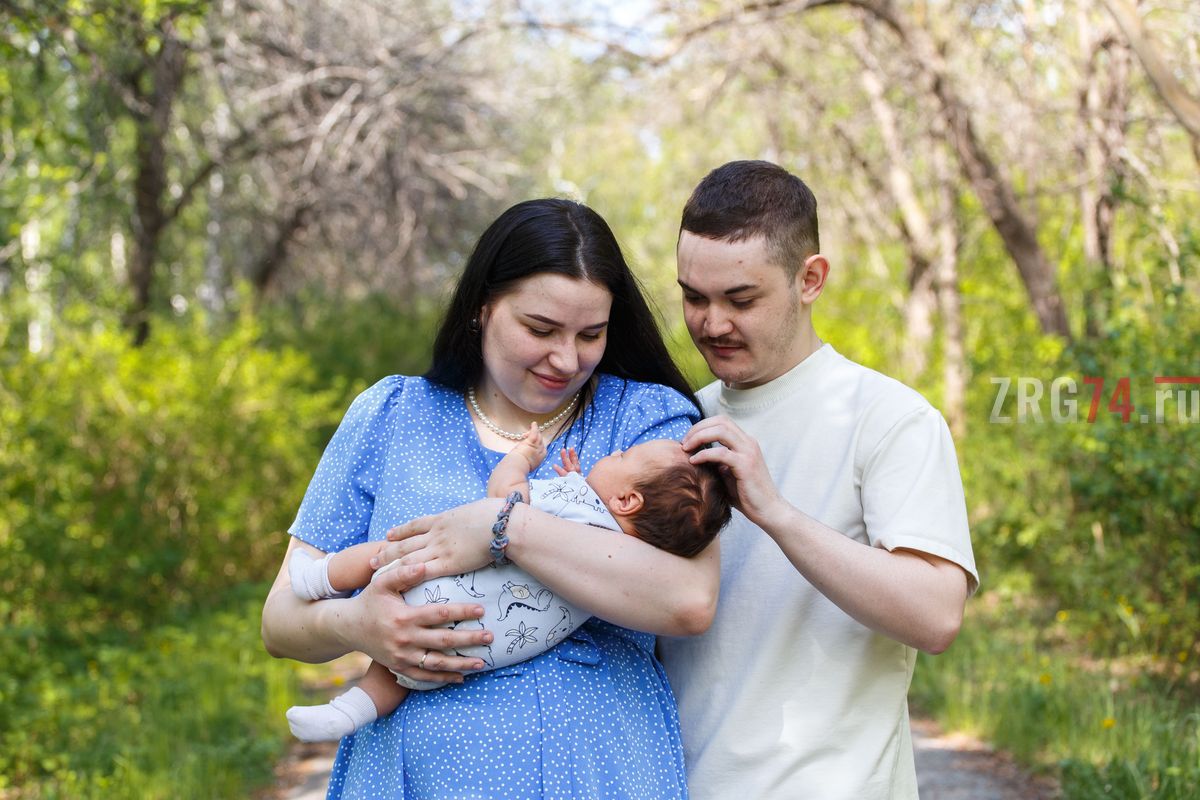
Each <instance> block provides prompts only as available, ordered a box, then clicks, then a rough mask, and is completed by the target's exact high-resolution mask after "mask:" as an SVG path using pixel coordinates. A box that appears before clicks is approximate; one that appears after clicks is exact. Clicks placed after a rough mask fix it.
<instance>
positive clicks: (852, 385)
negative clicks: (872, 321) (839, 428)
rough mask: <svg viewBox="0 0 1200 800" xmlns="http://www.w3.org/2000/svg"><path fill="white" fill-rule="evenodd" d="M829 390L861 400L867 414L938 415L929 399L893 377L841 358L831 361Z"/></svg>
mask: <svg viewBox="0 0 1200 800" xmlns="http://www.w3.org/2000/svg"><path fill="white" fill-rule="evenodd" d="M827 377H828V382H827V384H826V385H827V386H829V387H830V388H834V387H841V388H842V389H843V390H844V391H845V392H846V393H848V394H853V395H855V396H857V397H858V398H860V400H861V405H862V408H863V409H864V411H873V412H876V413H879V412H883V413H886V414H891V415H895V416H897V417H899V416H904V415H906V414H909V413H911V412H913V411H917V410H930V411H934V410H936V409H934V408H933V405H932V404H931V403H930V402H929V401H928V400H926V399H925V396H924V395H922V394H921V393H920V392H918V391H917V390H916V389H914V388H912V387H911V386H909V385H908V384H906V383H903V382H902V381H900V380H897V379H896V378H893V377H892V376H890V375H885V374H884V373H882V372H880V371H879V370H876V369H872V368H871V367H867V366H864V365H862V364H859V363H858V362H857V361H852V360H851V359H849V358H846V357H845V356H843V355H841V354H838V355H837V358H835V359H831V360H830V366H829V375H828V376H827Z"/></svg>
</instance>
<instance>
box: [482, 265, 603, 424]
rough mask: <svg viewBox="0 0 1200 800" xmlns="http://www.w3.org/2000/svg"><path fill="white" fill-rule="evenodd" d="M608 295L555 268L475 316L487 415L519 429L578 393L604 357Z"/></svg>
mask: <svg viewBox="0 0 1200 800" xmlns="http://www.w3.org/2000/svg"><path fill="white" fill-rule="evenodd" d="M611 308H612V295H611V294H610V293H609V291H608V289H606V288H604V287H603V286H600V285H599V284H595V283H591V282H590V281H586V280H582V279H579V278H569V277H567V276H565V275H558V274H555V273H540V274H537V275H531V276H530V277H528V278H526V279H524V280H522V281H521V282H520V283H518V284H517V285H516V288H514V289H513V290H511V291H509V292H507V293H505V294H504V295H501V296H500V297H497V298H494V299H493V300H492V301H491V302H490V303H488V304H487V305H485V306H484V307H483V309H482V311H481V312H480V315H479V323H480V326H481V327H482V336H483V380H482V385H481V386H479V387H477V391H478V393H479V395H480V401H481V402H482V403H483V404H484V407H485V409H486V410H487V412H488V415H489V416H493V417H495V418H496V419H497V422H498V423H500V424H503V425H505V426H506V427H507V428H508V429H509V430H513V431H514V432H515V431H518V430H521V429H522V428H523V427H525V426H528V424H529V422H530V418H531V417H544V416H547V415H549V414H552V413H553V412H554V411H555V410H556V409H558V408H560V407H561V406H562V405H563V404H564V403H566V402H567V401H568V400H569V399H570V398H572V397H574V396H575V393H576V392H578V391H579V390H580V389H581V388H582V387H583V384H584V383H585V382H586V381H587V380H588V378H590V377H591V376H592V372H593V371H594V370H595V369H596V365H597V364H598V363H600V359H601V357H603V355H604V345H605V342H606V341H607V336H608V315H609V311H610V309H611Z"/></svg>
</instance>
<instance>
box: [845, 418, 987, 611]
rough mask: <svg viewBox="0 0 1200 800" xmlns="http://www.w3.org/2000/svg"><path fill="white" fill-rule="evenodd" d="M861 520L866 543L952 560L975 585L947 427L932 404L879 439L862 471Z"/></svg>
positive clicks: (964, 509) (964, 510) (959, 482)
mask: <svg viewBox="0 0 1200 800" xmlns="http://www.w3.org/2000/svg"><path fill="white" fill-rule="evenodd" d="M862 503H863V521H864V523H865V524H866V528H867V536H868V537H869V538H870V541H871V544H872V545H875V546H877V547H884V548H886V549H888V550H894V549H896V548H898V547H902V548H906V549H909V550H918V551H920V552H922V553H929V554H930V555H935V556H939V557H941V558H944V559H946V560H948V561H953V562H954V563H955V564H958V565H959V566H960V567H962V568H963V570H965V571H966V573H967V575H968V576H969V577H968V581H967V583H968V588H969V591H970V592H971V593H974V592H975V590H976V589H977V588H978V586H979V573H978V572H977V571H976V569H975V555H974V552H973V551H972V548H971V537H970V533H969V531H968V528H967V507H966V502H965V500H964V499H963V489H962V478H961V476H960V475H959V470H958V459H957V458H956V457H955V454H954V442H953V439H951V437H950V429H949V428H948V427H947V426H946V421H945V420H944V419H942V415H941V414H939V413H938V412H937V411H936V410H934V409H933V408H928V407H926V408H920V409H917V410H915V411H911V412H909V413H908V414H906V415H905V416H903V417H902V418H901V419H900V420H899V421H897V422H896V423H895V424H894V425H893V426H892V427H891V429H890V430H888V431H887V432H886V433H885V434H884V436H883V437H882V438H881V439H880V441H879V442H878V444H877V445H876V446H875V448H874V450H873V451H872V453H871V455H870V457H869V458H868V459H867V462H866V465H865V467H864V469H863V475H862Z"/></svg>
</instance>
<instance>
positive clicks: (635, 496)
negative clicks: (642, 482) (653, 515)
mask: <svg viewBox="0 0 1200 800" xmlns="http://www.w3.org/2000/svg"><path fill="white" fill-rule="evenodd" d="M645 504H646V501H645V499H644V498H643V497H642V493H641V492H639V491H638V490H637V489H630V490H629V491H627V492H625V493H623V494H619V495H613V496H612V497H611V498H609V501H608V510H609V511H611V512H612V513H613V515H614V516H621V517H628V516H632V515H633V514H636V513H638V512H639V511H641V510H642V506H644V505H645Z"/></svg>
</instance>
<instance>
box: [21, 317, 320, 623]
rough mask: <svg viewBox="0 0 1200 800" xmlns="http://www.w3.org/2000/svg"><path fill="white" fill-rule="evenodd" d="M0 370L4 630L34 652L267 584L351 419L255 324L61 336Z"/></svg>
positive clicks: (300, 359) (306, 365) (294, 356)
mask: <svg viewBox="0 0 1200 800" xmlns="http://www.w3.org/2000/svg"><path fill="white" fill-rule="evenodd" d="M57 335H58V339H57V342H56V345H55V347H54V348H53V349H52V350H51V351H50V352H49V353H47V354H45V355H33V354H30V353H28V352H21V353H17V354H14V355H12V356H10V357H8V358H7V359H6V360H5V361H4V362H3V363H0V395H2V396H3V401H2V402H0V597H2V598H3V599H0V615H2V616H3V618H4V620H5V624H6V626H7V625H18V626H20V627H22V628H25V629H29V630H31V631H34V632H35V635H36V636H38V637H39V638H40V637H42V636H50V637H54V638H57V639H77V638H79V637H86V636H90V635H93V634H98V633H100V632H105V633H108V634H111V633H113V632H114V631H118V630H123V631H127V632H128V631H137V630H140V629H142V628H143V627H145V626H146V625H149V624H154V623H156V622H158V621H160V620H161V619H163V618H164V616H165V615H166V614H167V613H168V612H170V610H171V609H172V608H174V607H177V606H180V605H184V606H187V605H193V604H195V603H196V602H197V601H201V600H202V599H203V598H205V597H207V596H210V595H212V594H214V593H218V592H220V591H223V590H224V589H225V588H227V587H229V586H232V585H235V584H237V583H239V582H243V581H247V580H259V579H261V578H263V577H264V576H266V575H269V574H271V572H272V571H273V569H274V565H275V564H276V563H277V561H278V557H279V554H280V552H281V551H282V549H283V535H282V531H283V530H284V528H286V526H287V524H288V522H289V521H290V517H291V515H292V514H293V513H294V510H295V508H296V507H297V505H298V503H299V500H300V497H301V495H302V493H303V490H304V487H305V485H306V483H307V480H308V478H309V477H310V476H311V474H312V470H313V467H314V465H315V463H316V459H317V454H318V452H319V451H318V447H319V446H320V444H321V442H320V441H318V440H316V439H315V438H314V437H315V436H316V435H319V434H320V433H321V432H323V431H327V430H328V427H329V426H330V425H332V424H333V423H334V422H335V421H336V419H337V418H338V415H339V414H340V412H341V410H342V409H341V400H342V398H341V395H340V394H339V393H338V392H337V391H336V387H335V389H316V388H314V384H315V383H316V381H317V379H316V375H315V373H314V372H313V369H312V366H311V364H310V362H309V360H308V359H307V358H306V357H305V356H303V355H302V354H300V353H299V352H297V351H295V350H293V349H290V348H277V349H274V350H264V349H262V348H260V347H257V346H256V344H255V341H256V338H257V337H258V335H259V332H258V330H257V328H256V326H255V324H254V323H253V322H251V321H249V320H243V321H240V322H238V323H237V324H236V325H235V326H234V327H233V328H232V329H231V330H230V331H229V332H228V333H227V334H225V335H220V336H212V335H210V334H209V333H208V332H207V331H206V330H204V328H203V323H202V322H201V321H199V320H197V321H195V322H194V323H190V324H186V325H180V326H175V327H172V326H170V325H167V324H163V325H161V330H160V331H159V333H158V336H157V338H156V341H154V342H153V343H152V344H149V345H147V346H145V347H142V348H133V347H131V346H130V345H129V344H128V342H127V338H128V337H127V336H126V335H125V333H124V332H120V331H115V330H112V329H106V328H100V329H97V330H94V331H92V330H73V329H70V328H67V327H66V326H63V327H61V328H60V329H59V330H58V334H57Z"/></svg>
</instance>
